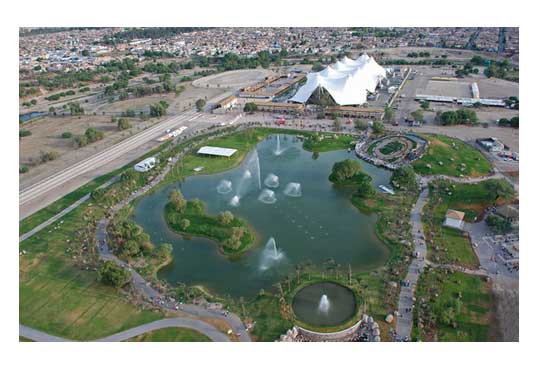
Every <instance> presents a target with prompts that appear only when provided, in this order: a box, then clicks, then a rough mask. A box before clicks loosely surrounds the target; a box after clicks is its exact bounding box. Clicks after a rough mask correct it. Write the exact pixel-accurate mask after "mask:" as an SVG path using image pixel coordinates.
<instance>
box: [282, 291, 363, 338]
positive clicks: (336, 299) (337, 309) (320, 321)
mask: <svg viewBox="0 0 539 369" xmlns="http://www.w3.org/2000/svg"><path fill="white" fill-rule="evenodd" d="M292 309H293V310H294V314H295V315H296V317H297V318H298V319H299V321H300V325H301V322H304V323H306V324H308V325H309V326H315V327H333V326H338V325H340V324H343V323H345V322H346V321H348V320H350V319H351V318H352V317H353V316H354V314H355V313H356V298H355V296H354V293H353V292H352V290H350V289H349V288H347V287H345V286H343V285H340V284H337V283H333V282H322V283H315V284H311V285H309V286H307V287H303V288H302V289H301V290H299V291H298V292H297V293H296V295H295V296H294V298H293V300H292Z"/></svg>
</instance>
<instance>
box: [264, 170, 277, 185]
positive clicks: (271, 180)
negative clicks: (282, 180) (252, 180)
mask: <svg viewBox="0 0 539 369" xmlns="http://www.w3.org/2000/svg"><path fill="white" fill-rule="evenodd" d="M264 184H265V185H266V186H267V187H270V188H277V187H279V177H277V176H276V175H275V174H273V173H270V174H268V176H267V177H266V179H265V180H264Z"/></svg>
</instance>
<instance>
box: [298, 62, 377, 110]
mask: <svg viewBox="0 0 539 369" xmlns="http://www.w3.org/2000/svg"><path fill="white" fill-rule="evenodd" d="M386 75H387V70H386V69H385V68H383V67H381V66H380V65H379V64H378V63H377V62H376V60H374V58H371V57H369V56H368V55H367V54H363V55H361V56H360V57H359V58H358V59H356V60H353V59H349V58H347V57H344V58H343V59H342V60H339V61H337V62H336V63H335V64H334V65H333V66H328V67H326V69H324V70H322V71H320V72H317V73H309V74H308V75H307V81H306V82H305V84H304V85H303V86H301V87H300V88H299V89H298V91H297V92H296V94H295V95H294V96H293V97H292V98H291V99H290V101H293V102H299V103H302V104H305V103H307V102H309V101H310V102H312V103H315V104H316V103H317V102H320V101H321V100H322V99H328V98H329V100H330V101H332V102H334V103H335V104H336V105H339V106H342V105H362V104H364V103H366V102H367V96H368V94H369V93H375V92H376V88H377V87H378V84H379V83H380V82H381V81H382V80H383V79H384V78H386Z"/></svg>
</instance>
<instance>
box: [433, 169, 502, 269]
mask: <svg viewBox="0 0 539 369" xmlns="http://www.w3.org/2000/svg"><path fill="white" fill-rule="evenodd" d="M495 181H504V180H498V179H491V180H488V181H484V182H480V183H477V184H463V183H451V182H448V181H437V182H435V183H433V184H431V186H430V191H429V202H428V204H427V206H425V209H424V214H423V217H422V221H423V225H424V227H425V236H426V238H427V245H428V248H427V253H428V255H427V257H428V258H429V259H430V260H432V261H434V262H439V263H450V264H457V265H462V266H466V267H470V268H477V267H478V266H479V261H478V260H477V256H476V255H475V252H474V251H473V248H472V245H471V243H470V240H469V238H468V237H467V236H466V235H465V234H464V232H461V231H459V230H457V229H452V228H447V227H443V226H442V224H443V221H444V219H445V214H446V212H447V210H448V209H453V210H459V211H463V212H464V213H465V217H464V220H465V221H467V222H473V221H474V220H475V219H476V217H479V215H480V214H481V213H482V212H483V210H484V209H485V208H486V207H488V206H490V205H494V203H495V200H496V194H495V193H492V192H491V191H489V190H488V182H495ZM449 193H451V195H450V194H449ZM507 200H509V199H503V198H500V199H498V203H502V202H504V201H507ZM430 241H434V243H431V242H430ZM436 247H438V250H436Z"/></svg>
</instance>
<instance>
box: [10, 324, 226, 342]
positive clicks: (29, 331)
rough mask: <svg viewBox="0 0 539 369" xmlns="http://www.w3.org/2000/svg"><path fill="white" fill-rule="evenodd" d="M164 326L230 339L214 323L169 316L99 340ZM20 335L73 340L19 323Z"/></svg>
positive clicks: (119, 338)
mask: <svg viewBox="0 0 539 369" xmlns="http://www.w3.org/2000/svg"><path fill="white" fill-rule="evenodd" d="M163 328H189V329H194V330H196V331H198V332H200V333H202V334H204V335H206V336H208V337H209V338H210V339H211V340H212V341H214V342H229V341H230V339H229V338H228V337H227V335H226V334H224V333H222V332H220V331H219V330H217V329H216V328H215V327H214V326H213V325H210V324H208V323H206V322H203V321H201V320H196V319H190V318H167V319H161V320H156V321H153V322H150V323H147V324H143V325H139V326H138V327H135V328H131V329H127V330H125V331H122V332H119V333H116V334H113V335H110V336H107V337H103V338H99V339H97V340H96V341H97V342H120V341H125V340H128V339H130V338H133V337H137V336H140V335H141V334H144V333H148V332H152V331H155V330H158V329H163ZM19 336H22V337H25V338H28V339H31V340H32V341H37V342H43V341H46V342H70V341H71V340H68V339H65V338H62V337H58V336H53V335H51V334H47V333H44V332H41V331H38V330H36V329H33V328H30V327H27V326H25V325H22V324H19Z"/></svg>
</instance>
